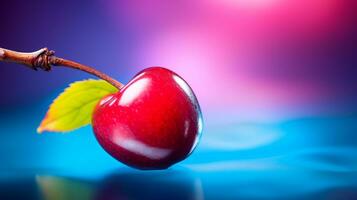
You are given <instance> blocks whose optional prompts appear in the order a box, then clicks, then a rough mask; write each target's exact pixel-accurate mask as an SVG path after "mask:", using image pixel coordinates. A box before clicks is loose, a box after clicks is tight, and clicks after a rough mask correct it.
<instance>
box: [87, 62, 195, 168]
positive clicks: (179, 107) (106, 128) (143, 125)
mask: <svg viewBox="0 0 357 200" xmlns="http://www.w3.org/2000/svg"><path fill="white" fill-rule="evenodd" d="M93 130H94V133H95V135H96V138H97V140H98V141H99V143H100V144H101V146H102V147H103V148H104V149H105V150H106V151H107V152H108V153H109V154H110V155H112V156H113V157H114V158H116V159H117V160H119V161H121V162H123V163H124V164H126V165H129V166H131V167H134V168H139V169H165V168H168V167H169V166H171V165H173V164H175V163H177V162H179V161H181V160H183V159H185V158H186V157H187V156H188V155H189V154H190V153H191V152H192V151H193V149H194V148H195V146H196V145H197V143H198V140H199V138H200V134H201V131H202V115H201V110H200V106H199V104H198V101H197V98H196V97H195V95H194V93H193V91H192V89H191V88H190V87H189V86H188V84H187V83H186V82H185V81H184V80H183V79H182V78H181V77H180V76H178V75H177V74H175V73H174V72H172V71H170V70H168V69H165V68H161V67H152V68H147V69H145V70H143V71H141V72H140V73H138V74H137V75H136V76H135V77H134V78H133V79H132V80H131V81H130V82H129V83H128V84H127V85H126V86H125V87H124V88H123V89H121V90H120V91H119V92H118V93H116V94H113V95H109V96H106V97H104V98H103V99H102V100H101V101H100V102H99V103H98V105H97V106H96V108H95V110H94V114H93Z"/></svg>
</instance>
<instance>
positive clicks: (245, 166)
mask: <svg viewBox="0 0 357 200" xmlns="http://www.w3.org/2000/svg"><path fill="white" fill-rule="evenodd" d="M38 109H43V108H42V106H38V107H34V108H32V109H30V110H26V112H25V111H24V110H21V112H18V113H16V112H11V114H10V113H2V114H1V119H2V120H1V126H0V132H1V133H2V140H1V141H0V144H1V145H0V152H2V154H1V157H0V159H1V160H2V165H1V167H0V197H1V199H6V198H18V199H21V198H23V197H26V199H28V198H29V197H32V198H33V199H37V198H40V197H41V196H43V195H45V197H46V199H53V196H54V195H53V194H57V193H60V194H61V195H65V196H61V195H59V196H58V195H55V196H57V198H61V197H63V198H66V199H68V198H74V199H82V198H83V199H88V198H89V199H256V198H265V199H266V198H268V199H269V198H274V199H275V198H281V199H300V198H306V199H320V198H323V199H341V198H342V199H352V198H354V197H356V195H357V181H356V180H357V157H356V155H357V148H356V143H357V136H356V135H355V133H356V131H357V117H356V115H350V116H341V115H340V116H326V117H321V116H319V117H318V116H315V117H309V118H300V119H290V120H286V121H281V122H276V123H264V124H262V123H254V122H250V123H231V124H216V125H214V126H212V125H209V127H206V130H205V132H204V134H203V137H202V141H201V143H200V144H199V146H198V148H197V149H196V151H195V152H194V153H193V154H192V155H191V156H190V157H189V158H188V159H186V160H185V161H183V162H181V163H179V164H177V165H175V166H173V167H172V168H170V169H168V170H163V171H139V170H135V169H131V168H129V167H126V166H124V165H122V164H120V163H119V162H117V161H116V160H114V159H112V158H111V157H110V156H109V155H108V154H106V153H105V152H104V150H103V149H101V147H100V146H99V144H98V143H97V142H96V141H95V138H94V136H93V134H92V132H91V128H90V127H85V128H82V129H79V130H77V131H75V132H72V133H70V134H66V135H62V134H49V133H47V134H46V133H45V134H43V135H38V134H34V133H33V131H29V130H32V129H34V128H35V127H36V125H37V122H38V121H39V120H40V118H38V117H33V116H37V114H36V113H37V112H38V111H37V110H38ZM23 113H30V114H23ZM13 121H16V122H17V123H18V124H19V125H17V126H14V125H13V123H11V122H13ZM5 133H6V134H5ZM4 161H6V162H4ZM78 188H80V189H78ZM83 188H84V189H83ZM51 194H52V197H51ZM77 195H79V196H77Z"/></svg>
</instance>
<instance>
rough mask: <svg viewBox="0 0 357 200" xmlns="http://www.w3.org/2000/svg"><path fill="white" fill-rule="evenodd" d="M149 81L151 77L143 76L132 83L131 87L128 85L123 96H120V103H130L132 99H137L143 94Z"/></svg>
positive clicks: (124, 104) (126, 104) (125, 104)
mask: <svg viewBox="0 0 357 200" xmlns="http://www.w3.org/2000/svg"><path fill="white" fill-rule="evenodd" d="M149 83H150V81H149V79H147V78H143V79H141V80H138V81H137V82H135V83H133V84H132V85H130V87H128V88H127V89H126V90H125V91H124V93H123V95H122V97H121V98H120V101H119V105H122V106H128V105H130V104H131V103H132V101H133V100H135V99H136V98H137V97H138V96H139V95H140V94H141V92H142V91H143V90H144V89H145V88H146V87H147V85H148V84H149Z"/></svg>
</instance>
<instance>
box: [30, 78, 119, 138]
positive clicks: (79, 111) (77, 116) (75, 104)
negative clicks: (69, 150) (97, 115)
mask: <svg viewBox="0 0 357 200" xmlns="http://www.w3.org/2000/svg"><path fill="white" fill-rule="evenodd" d="M117 91H118V89H117V88H115V87H114V86H112V85H111V84H109V83H107V82H106V81H104V80H93V79H88V80H83V81H77V82H74V83H72V84H70V86H69V87H68V88H66V89H65V90H64V92H62V93H61V94H60V95H59V96H58V97H57V98H56V99H55V100H54V101H53V103H52V104H51V106H50V108H49V110H48V111H47V114H46V116H45V118H44V119H43V120H42V122H41V124H40V126H39V127H38V129H37V132H38V133H42V132H43V131H51V132H68V131H72V130H75V129H77V128H80V127H82V126H85V125H88V124H90V123H91V119H92V114H93V110H94V108H95V106H96V104H97V103H98V102H99V100H100V99H102V98H103V97H104V96H107V95H109V94H113V93H116V92H117Z"/></svg>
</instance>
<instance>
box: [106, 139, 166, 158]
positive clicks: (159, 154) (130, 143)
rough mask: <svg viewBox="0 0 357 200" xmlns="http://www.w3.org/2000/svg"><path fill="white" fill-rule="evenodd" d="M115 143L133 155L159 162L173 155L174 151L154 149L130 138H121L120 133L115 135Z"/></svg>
mask: <svg viewBox="0 0 357 200" xmlns="http://www.w3.org/2000/svg"><path fill="white" fill-rule="evenodd" d="M115 135H116V136H115V138H114V140H113V141H114V143H115V144H117V145H118V146H120V147H121V148H123V149H126V150H128V151H130V152H132V153H135V154H138V155H141V156H145V157H147V158H150V159H154V160H159V159H162V158H165V157H167V156H168V155H170V154H171V152H172V150H170V149H165V148H159V147H152V146H149V145H147V144H144V143H142V142H140V141H137V140H135V139H130V138H124V137H120V133H117V134H115Z"/></svg>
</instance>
